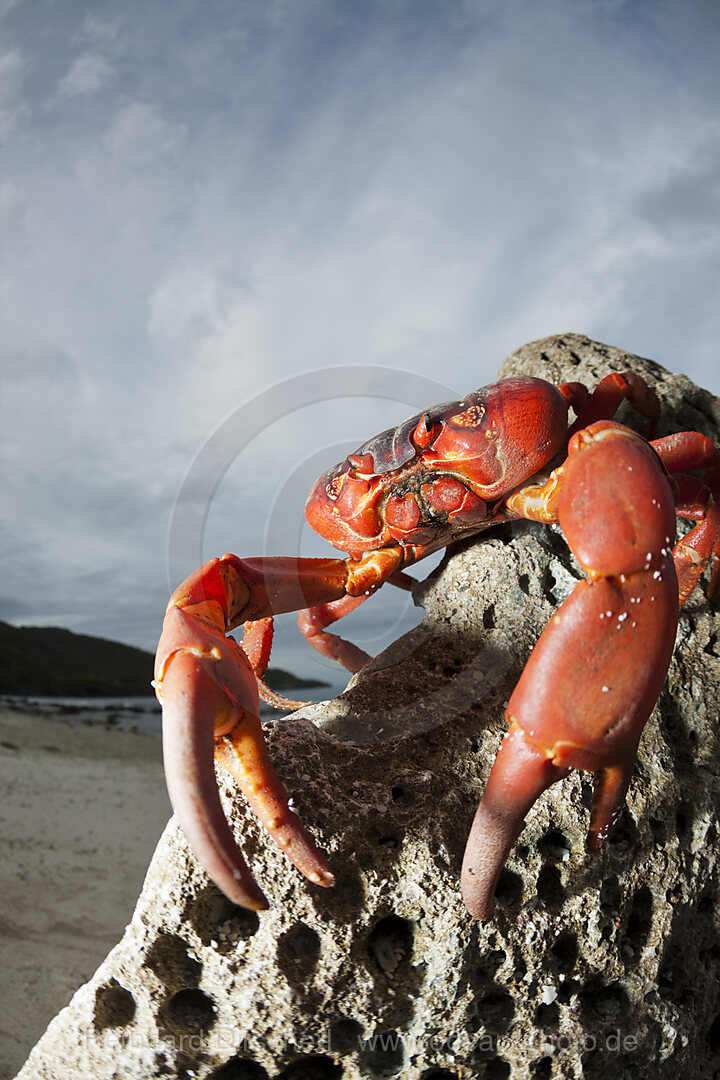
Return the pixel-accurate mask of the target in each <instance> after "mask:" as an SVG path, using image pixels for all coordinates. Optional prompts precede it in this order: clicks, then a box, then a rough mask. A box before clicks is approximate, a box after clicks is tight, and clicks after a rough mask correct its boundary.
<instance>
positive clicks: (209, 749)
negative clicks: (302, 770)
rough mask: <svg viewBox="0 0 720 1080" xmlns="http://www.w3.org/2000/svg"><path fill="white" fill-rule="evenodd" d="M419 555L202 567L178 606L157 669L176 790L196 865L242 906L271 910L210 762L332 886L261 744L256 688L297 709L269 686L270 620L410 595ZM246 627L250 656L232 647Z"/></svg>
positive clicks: (173, 602)
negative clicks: (396, 592) (390, 587)
mask: <svg viewBox="0 0 720 1080" xmlns="http://www.w3.org/2000/svg"><path fill="white" fill-rule="evenodd" d="M423 554H427V551H425V549H420V548H413V547H411V546H408V547H404V548H401V547H400V546H398V547H396V548H387V549H385V550H384V551H380V552H372V553H370V554H369V555H367V556H365V557H363V558H361V559H359V560H355V561H354V560H350V559H348V560H343V559H285V558H265V559H239V558H238V557H237V556H235V555H224V556H223V557H222V558H221V559H212V560H211V561H210V562H208V563H206V564H205V566H202V567H200V569H199V570H197V571H195V573H194V574H192V575H191V576H190V577H189V578H188V579H187V580H186V581H185V582H183V584H182V585H181V586H180V587H179V588H178V589H176V591H175V592H174V593H173V595H172V597H171V598H170V602H169V604H168V607H167V611H166V614H165V621H164V623H163V632H162V636H161V638H160V644H159V646H158V652H157V656H156V660H155V691H156V694H157V696H158V699H159V700H160V701H161V703H162V706H163V745H164V754H165V773H166V777H167V784H168V790H169V792H170V798H171V801H172V804H173V808H174V809H175V812H176V814H177V816H178V820H179V822H180V825H181V827H182V829H183V831H184V833H185V835H186V836H187V838H188V841H189V843H190V846H191V848H192V850H193V851H194V853H195V856H196V858H197V859H198V861H199V862H200V864H201V865H202V866H203V867H204V868H205V869H206V870H207V872H208V874H209V875H210V877H211V878H212V879H213V881H214V882H215V884H216V885H217V886H218V888H220V889H221V890H222V891H223V892H224V893H225V895H226V896H228V897H229V898H230V899H231V900H233V901H234V902H235V903H237V904H242V905H243V906H245V907H250V908H263V907H267V901H266V900H265V897H264V896H263V894H262V892H261V891H260V889H259V888H258V886H257V885H256V884H255V881H254V880H253V878H252V875H251V874H250V871H249V869H248V867H247V864H246V862H245V860H244V858H243V856H242V853H241V852H240V850H239V848H238V847H237V845H236V843H235V840H234V838H233V835H232V832H231V830H230V827H229V825H228V823H227V821H226V819H225V815H224V813H223V810H222V805H221V803H220V798H219V796H218V792H217V786H216V782H215V770H214V764H213V756H214V758H215V760H216V761H217V762H218V763H219V764H220V765H222V766H223V768H225V769H226V770H227V771H228V772H229V773H230V774H231V775H232V776H233V778H234V779H235V781H236V783H237V784H238V786H239V787H240V789H241V791H242V792H243V794H244V795H245V797H246V799H247V801H248V803H249V804H250V806H251V808H252V809H253V810H254V811H255V813H256V814H257V816H258V818H259V820H260V822H261V824H262V825H263V826H264V828H265V829H266V830H267V832H268V833H269V834H270V835H271V836H272V838H273V839H274V840H275V842H276V843H277V844H278V846H279V847H280V848H281V849H282V850H283V851H284V852H285V854H286V855H287V856H288V858H289V859H290V860H291V862H293V863H294V865H295V866H296V867H297V868H298V870H300V871H301V873H303V874H304V875H305V877H307V878H308V879H309V880H310V881H312V882H314V883H315V884H318V885H326V886H327V885H332V884H334V880H335V879H334V877H333V875H332V873H331V871H330V869H329V867H328V865H327V863H326V862H325V859H324V858H323V856H322V855H321V854H320V852H319V851H318V849H317V848H316V846H315V843H314V841H313V840H312V838H311V837H310V836H309V835H308V833H307V832H306V831H305V829H304V828H303V826H302V824H301V822H300V819H299V818H298V816H297V815H296V814H295V813H294V812H293V811H292V810H291V809H290V807H289V805H288V798H287V793H286V792H285V789H284V787H283V785H282V783H281V782H280V779H279V778H278V776H277V773H276V772H275V769H274V768H273V765H272V762H271V761H270V758H269V756H268V753H267V749H266V746H265V740H264V738H263V734H262V727H261V724H260V706H259V697H258V687H259V686H260V687H262V695H263V697H265V698H267V700H269V701H270V703H271V704H276V703H277V704H279V705H280V706H281V707H284V706H288V705H293V704H294V703H293V702H290V701H288V699H286V698H282V697H280V695H275V694H273V692H272V691H270V690H268V689H267V688H266V687H264V686H263V684H262V682H261V679H262V676H263V675H264V673H265V670H266V668H267V663H268V660H269V656H270V646H271V643H272V614H273V613H275V614H279V613H280V612H284V611H296V610H298V609H299V608H306V607H308V606H309V608H310V609H311V610H315V611H317V610H322V609H323V608H331V605H332V604H333V603H336V604H337V603H340V604H341V605H342V604H343V603H344V602H345V601H347V599H348V594H352V596H353V597H355V598H356V600H355V602H356V603H359V602H361V601H362V600H363V599H364V598H365V596H366V595H368V594H370V593H371V592H373V591H375V589H377V588H378V587H379V586H380V585H381V584H382V583H383V581H386V580H390V579H395V580H396V581H397V583H398V584H400V585H401V586H402V585H403V584H405V583H404V581H403V575H401V574H400V573H399V572H400V571H401V570H402V567H403V566H405V565H407V564H408V563H409V562H413V561H415V559H416V558H419V557H422V555H423ZM335 617H338V616H337V615H335ZM241 623H242V624H244V631H245V636H244V638H243V646H242V647H241V646H240V645H238V643H237V642H236V641H235V640H234V639H233V638H231V637H227V636H226V635H227V634H228V632H229V631H231V630H233V629H234V628H235V627H237V626H239V625H240V624H241ZM330 636H331V635H328V637H330ZM337 640H338V641H340V639H337ZM342 644H343V645H347V643H345V642H343V643H342ZM358 651H359V650H358ZM363 655H364V654H363ZM300 704H302V703H300Z"/></svg>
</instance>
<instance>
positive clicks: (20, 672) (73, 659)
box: [0, 622, 322, 697]
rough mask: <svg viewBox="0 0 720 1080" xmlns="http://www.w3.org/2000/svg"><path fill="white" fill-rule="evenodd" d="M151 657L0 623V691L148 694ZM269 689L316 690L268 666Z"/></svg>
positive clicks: (116, 645)
mask: <svg viewBox="0 0 720 1080" xmlns="http://www.w3.org/2000/svg"><path fill="white" fill-rule="evenodd" d="M152 672H153V656H152V654H151V653H149V652H145V651H144V650H143V649H135V648H133V647H132V646H131V645H121V644H120V642H117V641H107V640H106V639H105V638H96V637H90V636H89V635H88V634H74V633H73V632H72V631H71V630H62V629H60V628H59V627H54V626H47V627H46V626H10V625H9V623H5V622H0V693H2V694H32V695H35V694H48V695H52V696H53V697H84V696H88V697H90V696H103V697H122V696H124V695H128V696H136V695H145V694H152V692H153V691H152V687H151V685H150V680H151V679H152ZM265 681H266V683H267V684H268V686H270V687H272V689H273V690H288V689H291V688H302V687H308V686H318V685H322V684H321V683H317V682H311V681H308V680H305V679H299V678H297V677H296V676H295V675H292V674H290V672H288V671H283V670H282V669H281V668H270V669H269V670H268V672H267V675H266V678H265Z"/></svg>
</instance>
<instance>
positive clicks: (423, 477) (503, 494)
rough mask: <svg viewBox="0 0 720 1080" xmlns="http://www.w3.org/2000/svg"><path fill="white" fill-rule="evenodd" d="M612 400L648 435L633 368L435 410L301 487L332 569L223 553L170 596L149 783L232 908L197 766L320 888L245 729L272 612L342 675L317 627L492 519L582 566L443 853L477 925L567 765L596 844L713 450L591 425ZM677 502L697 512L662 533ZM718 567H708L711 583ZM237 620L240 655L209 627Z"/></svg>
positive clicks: (312, 854) (698, 535)
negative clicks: (228, 780) (474, 802)
mask: <svg viewBox="0 0 720 1080" xmlns="http://www.w3.org/2000/svg"><path fill="white" fill-rule="evenodd" d="M623 399H627V400H628V401H629V402H630V403H631V404H632V405H633V406H634V408H635V409H636V410H637V411H638V412H639V413H640V414H642V415H643V416H645V417H647V418H648V420H649V422H650V427H651V432H650V433H651V434H654V428H655V426H656V421H657V419H658V417H659V411H660V409H659V403H658V400H657V397H656V395H655V394H654V392H653V391H652V390H651V389H650V388H649V387H648V386H647V385H646V384H645V382H643V380H642V379H640V378H639V377H638V376H636V375H634V374H633V373H632V372H626V373H625V374H613V375H609V376H607V377H606V378H604V379H603V380H602V381H601V382H600V384H599V385H598V386H597V387H596V389H595V390H594V392H593V393H592V394H589V393H588V391H587V390H586V388H585V387H584V386H582V385H581V384H580V383H566V384H564V385H562V386H558V387H556V386H553V385H551V384H550V383H547V382H544V381H543V380H542V379H534V378H526V377H519V378H512V379H504V380H501V381H500V382H497V383H494V384H492V385H490V386H486V387H483V388H482V389H480V390H478V391H476V392H475V393H472V394H469V395H468V396H467V397H466V398H463V399H462V400H461V401H453V402H449V403H446V404H443V405H437V406H435V407H433V408H431V409H428V410H427V411H425V412H423V413H419V414H417V415H416V416H413V417H411V418H410V419H409V420H406V421H405V422H404V423H403V424H400V425H399V426H398V427H396V428H391V429H389V430H388V431H384V432H382V433H381V434H380V435H377V436H375V438H373V439H370V440H369V442H366V443H364V444H363V445H362V446H361V447H360V448H359V449H358V450H357V451H356V452H355V453H354V454H350V455H348V457H347V458H346V459H345V461H344V462H342V463H341V464H340V465H337V466H336V467H335V468H333V469H330V470H329V471H328V472H327V473H325V474H324V475H323V476H321V477H320V479H319V480H318V481H317V483H316V484H315V487H314V489H313V491H312V492H311V494H310V497H309V499H308V502H307V508H306V514H307V519H308V521H309V523H310V525H312V527H313V528H314V529H315V530H316V531H317V532H319V533H320V534H321V535H322V536H324V537H325V538H326V539H328V540H329V541H330V543H331V544H333V545H334V546H335V547H336V548H339V549H340V550H341V551H344V552H347V553H348V557H347V558H346V559H339V558H332V559H294V558H258V559H240V558H238V557H237V556H235V555H224V556H223V557H222V558H220V559H213V560H211V561H210V562H208V563H206V564H205V565H204V566H202V567H201V568H200V569H199V570H197V571H196V572H195V573H194V574H192V575H191V576H190V577H189V578H188V579H187V580H186V581H185V582H184V583H183V584H182V585H181V586H180V587H179V588H178V589H177V590H176V591H175V593H174V594H173V596H172V597H171V599H170V602H169V604H168V608H167V613H166V615H165V622H164V625H163V632H162V637H161V639H160V644H159V647H158V653H157V659H156V668H155V680H156V692H157V696H158V698H159V699H160V701H161V702H162V705H163V728H164V750H165V769H166V775H167V782H168V788H169V791H170V796H171V799H172V802H173V806H174V808H175V811H176V813H177V815H178V818H179V821H180V824H181V826H182V828H183V829H184V831H185V835H186V836H187V839H188V841H189V843H190V845H191V847H192V848H193V850H194V852H195V854H196V856H197V858H198V860H199V861H200V863H201V864H202V866H203V867H204V868H205V869H206V871H207V872H208V874H209V875H210V877H211V878H212V879H213V881H215V883H216V884H217V885H218V887H219V888H220V889H221V890H222V891H223V892H224V893H225V894H226V895H227V896H228V897H229V898H230V899H231V900H233V901H234V902H235V903H238V904H242V905H244V906H246V907H250V908H256V909H260V908H265V907H267V901H266V899H265V897H264V895H263V893H262V892H261V891H260V889H259V888H258V886H257V884H256V883H255V881H254V879H253V877H252V875H251V873H250V871H249V869H248V867H247V865H246V863H245V861H244V859H243V857H242V854H241V852H240V850H239V849H238V847H237V845H236V844H235V841H234V839H233V836H232V833H231V831H230V828H229V826H228V823H227V821H226V819H225V816H224V814H223V811H222V807H221V804H220V800H219V796H218V792H217V787H216V781H215V771H214V764H213V756H214V758H215V760H217V761H218V762H219V763H220V764H221V765H222V766H223V767H224V768H225V769H227V770H228V771H229V772H230V773H231V775H232V776H233V777H234V778H235V780H236V782H237V784H238V785H239V787H240V788H241V790H242V792H243V794H244V795H245V797H246V798H247V800H248V802H249V804H250V806H251V807H252V808H253V809H254V810H255V812H256V814H257V815H258V817H259V819H260V821H261V822H262V824H263V825H264V827H265V828H266V829H267V831H268V832H269V833H270V835H271V836H272V837H273V839H274V840H275V841H276V843H277V844H278V845H279V846H280V847H281V848H282V849H283V850H284V851H285V853H286V855H287V856H288V857H289V858H290V859H291V860H292V862H293V863H294V864H295V866H297V868H298V869H299V870H301V871H302V873H303V874H304V875H305V876H306V877H307V878H308V879H309V880H310V881H312V882H314V883H316V884H318V885H326V886H327V885H332V884H333V883H334V878H333V875H332V873H331V871H330V869H329V867H328V865H327V863H326V862H325V859H324V858H323V856H322V854H321V853H320V852H319V851H318V849H317V848H316V846H315V843H314V842H313V840H312V839H311V837H310V836H309V835H308V833H307V832H306V831H305V829H304V828H303V826H302V824H301V822H300V820H299V818H298V817H297V815H296V814H295V813H294V812H293V811H292V810H291V809H290V808H289V806H288V799H287V795H286V792H285V790H284V788H283V786H282V784H281V782H280V780H279V778H278V776H277V774H276V773H275V770H274V768H273V766H272V763H271V761H270V759H269V757H268V754H267V749H266V745H265V741H264V738H263V735H262V730H261V726H260V720H259V700H258V691H259V693H260V696H262V697H263V699H265V700H266V701H269V702H271V703H273V704H275V705H279V706H281V707H292V706H293V705H296V704H298V703H294V702H289V701H287V700H286V699H284V698H280V697H279V696H278V695H276V694H274V693H273V692H272V691H270V690H269V689H268V688H267V687H265V686H264V684H263V683H262V676H263V674H264V673H265V670H266V667H267V663H268V659H269V654H270V645H271V641H272V616H273V614H277V613H279V612H284V611H298V610H299V611H300V614H299V618H298V622H299V625H300V628H301V629H302V631H303V633H304V634H305V636H306V637H307V638H308V640H309V641H310V643H311V644H312V645H313V646H314V647H315V648H316V649H318V650H319V651H320V652H321V653H323V654H324V655H326V656H331V657H334V658H335V659H337V660H338V661H339V662H340V663H341V664H343V665H344V666H345V667H346V668H347V669H348V670H349V671H357V670H359V668H361V667H362V666H363V665H364V664H365V663H367V661H368V660H369V657H368V656H367V654H365V653H363V652H362V651H361V650H359V649H357V648H356V647H355V646H354V645H351V644H350V643H349V642H347V641H344V640H343V639H342V638H340V637H337V636H335V635H333V634H329V633H328V632H327V630H326V627H327V626H328V625H329V624H331V623H332V622H334V621H335V620H337V619H339V618H340V617H341V616H343V615H344V614H346V613H347V612H349V611H351V610H353V609H354V608H355V607H357V606H358V605H359V604H361V603H363V602H364V600H365V599H366V598H367V597H368V596H369V595H370V594H371V593H372V592H374V591H375V590H376V589H378V588H379V587H380V586H381V585H382V584H383V583H384V582H386V581H390V582H391V583H392V584H395V585H399V586H400V587H407V585H408V579H407V578H406V575H403V574H402V570H403V568H404V567H406V566H408V565H409V564H411V563H413V562H416V561H417V560H418V559H421V558H423V557H424V556H425V555H428V554H430V553H431V552H433V551H436V550H438V549H439V548H441V547H444V546H445V545H446V544H449V543H451V542H452V541H453V540H456V539H458V538H460V537H467V536H469V535H472V534H474V533H478V532H480V531H482V530H483V529H486V528H488V527H489V526H491V525H493V524H496V523H497V522H499V521H505V520H509V519H512V518H529V519H532V520H534V521H542V522H558V523H559V525H560V527H561V528H562V530H563V532H564V534H565V537H566V539H567V542H568V544H569V545H570V548H571V549H572V551H573V553H574V555H575V557H576V559H577V560H578V562H579V564H580V565H581V567H582V568H583V569H584V571H585V573H586V574H587V578H586V579H585V580H583V581H580V582H579V583H578V584H577V586H576V587H575V589H574V590H573V592H572V593H571V595H570V596H569V598H568V599H567V600H566V601H565V602H564V603H563V604H562V605H561V607H560V608H559V609H558V611H557V612H556V613H555V614H554V616H553V617H552V619H551V620H550V622H549V624H548V626H547V627H546V628H545V630H544V631H543V633H542V635H541V636H540V639H539V641H538V643H537V645H536V647H535V649H534V651H533V653H532V655H531V656H530V659H529V660H528V663H527V666H526V667H525V670H524V672H523V674H522V676H521V678H520V680H519V682H518V684H517V687H516V688H515V691H514V692H513V694H512V697H511V698H510V701H509V703H508V708H507V719H508V722H509V729H508V731H507V733H506V735H505V737H504V739H503V741H502V744H501V746H500V749H499V751H498V754H497V757H496V759H495V763H494V765H493V767H492V771H491V773H490V777H489V779H488V782H487V786H486V789H485V793H484V795H483V797H482V800H481V802H480V805H479V807H478V810H477V814H476V816H475V820H474V822H473V825H472V829H471V831H470V836H469V839H468V842H467V847H466V851H465V857H464V861H463V867H462V893H463V897H464V900H465V903H466V905H467V907H468V910H469V911H470V913H471V914H472V915H473V916H474V917H475V918H478V919H487V918H489V917H490V915H491V914H492V912H493V905H494V892H495V885H496V883H497V879H498V876H499V874H500V871H501V870H502V868H503V866H504V864H505V861H506V859H507V856H508V853H509V851H510V849H511V847H512V845H513V843H514V842H515V839H516V838H517V836H518V834H519V833H520V830H521V829H522V826H523V822H524V818H525V815H526V814H527V811H528V810H529V808H530V807H531V806H532V804H533V803H534V802H535V800H536V799H537V798H538V797H539V795H540V794H541V793H542V792H543V791H544V790H545V789H546V788H547V787H549V786H550V784H553V783H554V782H555V781H556V780H560V779H562V778H563V777H565V776H567V774H568V773H569V772H570V770H571V769H587V770H590V771H592V772H593V773H594V774H595V789H594V798H593V805H592V811H591V816H590V831H589V834H588V845H587V846H588V849H590V850H592V849H594V848H596V847H598V846H599V845H600V844H601V843H602V842H603V840H604V839H605V837H606V836H607V834H608V832H609V830H610V828H611V826H612V825H613V823H614V821H615V820H616V818H617V816H618V814H619V812H620V810H621V808H622V805H623V803H624V799H625V794H626V791H627V787H628V783H629V780H630V775H631V772H632V769H633V764H634V761H635V753H636V748H637V744H638V740H639V738H640V735H641V732H642V729H643V727H644V725H645V723H646V721H647V719H648V717H649V715H650V713H651V711H652V709H653V707H654V705H655V702H656V701H657V698H658V695H659V693H660V689H661V687H662V685H663V682H664V680H665V676H666V674H667V670H668V665H669V663H670V657H671V654H672V650H673V645H674V641H675V633H676V628H677V621H678V610H679V607H680V606H681V605H682V604H683V603H684V602H685V600H686V599H687V598H688V596H689V595H690V593H691V592H692V590H693V589H694V587H695V585H696V584H697V583H698V581H699V578H700V576H701V574H702V573H703V571H704V570H705V568H706V567H707V565H708V564H709V563H710V561H711V560H712V559H713V558H715V559H716V558H717V556H718V554H720V508H719V506H718V495H719V492H720V455H719V454H718V451H717V450H716V448H715V446H714V444H713V443H712V442H711V440H710V439H708V438H706V437H705V436H704V435H701V434H699V433H697V432H692V431H690V432H681V433H679V434H676V435H669V436H666V437H664V438H660V439H652V440H651V441H649V442H648V441H647V440H646V439H644V438H642V437H641V436H640V435H637V434H636V433H635V432H633V431H631V430H630V429H629V428H627V427H623V426H622V425H620V424H617V423H614V422H613V421H612V420H611V419H610V418H611V417H612V416H614V415H615V412H616V410H617V408H618V406H619V404H620V402H621V401H622V400H623ZM569 408H572V409H573V411H574V412H575V415H576V419H575V420H574V422H573V423H572V424H571V426H570V427H568V410H569ZM691 471H696V472H700V473H701V474H702V478H700V477H697V476H692V475H688V474H689V473H690V472H691ZM676 514H677V515H679V516H681V517H684V518H689V519H690V520H691V521H694V522H696V524H695V526H694V528H693V529H692V530H691V531H690V532H689V533H688V534H687V535H686V536H685V537H683V538H682V539H681V540H680V541H679V542H678V543H677V544H676V543H675V516H676ZM718 576H719V575H718V566H717V564H716V565H715V566H714V569H713V573H712V577H711V582H710V588H709V593H710V594H714V593H715V592H716V591H717V587H718ZM241 623H242V624H244V631H245V633H244V637H243V641H242V646H240V645H239V644H237V642H235V640H234V639H233V638H231V637H228V636H227V635H228V632H229V631H231V630H232V629H234V628H235V627H238V626H239V625H240V624H241ZM575 673H577V677H573V676H574V674H575Z"/></svg>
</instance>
